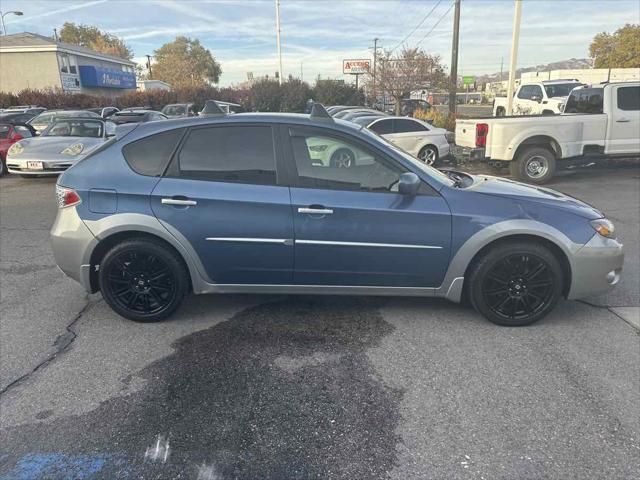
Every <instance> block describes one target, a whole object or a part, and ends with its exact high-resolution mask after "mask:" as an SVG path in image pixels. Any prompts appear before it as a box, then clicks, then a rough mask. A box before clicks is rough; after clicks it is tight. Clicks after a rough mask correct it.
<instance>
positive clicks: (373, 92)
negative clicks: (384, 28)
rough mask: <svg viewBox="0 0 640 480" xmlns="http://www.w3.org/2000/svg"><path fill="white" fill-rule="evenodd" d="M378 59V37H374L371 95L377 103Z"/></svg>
mask: <svg viewBox="0 0 640 480" xmlns="http://www.w3.org/2000/svg"><path fill="white" fill-rule="evenodd" d="M377 59H378V38H374V39H373V81H372V87H371V96H372V97H373V104H375V103H376V100H377V97H376V60H377Z"/></svg>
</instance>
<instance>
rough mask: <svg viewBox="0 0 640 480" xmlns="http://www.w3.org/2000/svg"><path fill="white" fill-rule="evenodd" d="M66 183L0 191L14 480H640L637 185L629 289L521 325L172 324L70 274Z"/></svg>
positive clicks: (457, 318) (202, 316)
mask: <svg viewBox="0 0 640 480" xmlns="http://www.w3.org/2000/svg"><path fill="white" fill-rule="evenodd" d="M53 185H54V180H51V179H21V178H13V177H8V178H6V177H5V178H2V179H0V272H1V274H0V287H1V288H0V392H1V393H0V422H1V424H0V435H1V437H0V479H2V480H5V479H7V480H8V479H40V478H46V479H83V478H87V479H94V478H95V479H119V478H130V479H178V478H179V479H182V478H184V479H199V480H213V479H289V478H296V479H309V478H323V479H324V478H336V479H342V478H344V479H360V478H362V479H365V478H366V479H371V478H376V479H377V478H392V479H413V478H420V479H431V478H433V479H441V478H447V479H513V478H524V479H543V478H553V479H555V478H561V479H574V478H575V479H583V478H615V479H627V478H629V479H635V478H638V477H640V335H639V333H638V330H636V328H634V327H633V326H632V325H631V324H632V323H634V322H636V323H637V322H638V316H639V315H640V273H639V272H640V259H639V253H640V248H639V245H640V238H639V236H640V219H639V208H638V205H640V170H639V169H638V167H637V166H634V165H632V166H630V167H629V166H627V168H613V169H599V170H596V169H581V170H579V171H574V172H567V173H564V174H562V175H560V176H559V177H558V179H557V180H556V181H555V182H554V184H553V185H551V186H552V187H553V188H556V189H559V190H561V191H563V192H566V193H569V194H572V195H575V196H577V197H579V198H581V199H583V200H585V201H587V202H589V203H592V204H594V205H595V206H597V207H598V208H600V209H602V210H603V211H605V212H606V213H607V214H608V216H609V217H610V218H612V220H614V222H615V224H616V227H617V228H618V232H619V236H620V238H621V239H622V241H623V243H624V244H625V253H626V262H625V271H624V273H623V278H622V280H621V283H620V285H619V286H618V288H617V289H616V290H614V291H613V292H611V293H610V294H608V295H606V296H603V297H594V298H589V299H585V301H584V302H567V301H564V302H561V303H560V304H559V306H558V308H557V309H556V310H555V311H554V312H553V314H552V315H550V316H549V317H548V318H546V319H544V320H543V321H541V322H539V323H538V324H535V325H533V326H531V327H527V328H518V329H510V328H501V327H497V326H494V325H492V324H490V323H488V322H486V321H485V320H483V319H482V318H481V317H479V316H478V315H477V314H475V313H474V312H473V311H472V310H470V309H469V308H467V307H465V306H460V305H454V304H450V303H448V302H445V301H441V300H434V299H406V298H364V297H318V298H315V297H308V296H303V297H294V296H291V297H289V296H255V295H251V296H200V297H190V298H188V299H187V302H186V305H185V306H184V307H183V308H182V309H181V310H180V311H179V312H178V314H177V315H176V316H175V317H173V318H172V319H170V320H169V321H167V322H164V323H160V324H150V325H145V324H136V323H132V322H128V321H126V320H124V319H122V318H120V317H118V316H117V315H115V314H114V313H113V312H112V311H111V310H110V309H109V308H108V307H107V306H106V305H105V304H104V302H103V301H102V299H101V297H100V295H99V294H96V295H91V296H88V295H86V293H85V292H83V291H82V289H81V288H80V287H79V286H78V285H77V284H75V283H74V282H73V281H71V280H69V279H67V278H66V277H65V276H64V275H63V274H62V273H61V272H59V271H58V270H57V269H56V267H55V263H54V261H53V257H52V255H51V251H50V247H49V244H48V230H49V228H50V226H51V223H52V221H53V218H54V216H55V213H56V207H55V200H54V192H53Z"/></svg>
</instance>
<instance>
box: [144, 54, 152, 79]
mask: <svg viewBox="0 0 640 480" xmlns="http://www.w3.org/2000/svg"><path fill="white" fill-rule="evenodd" d="M145 57H147V70H148V71H149V78H152V75H151V55H145Z"/></svg>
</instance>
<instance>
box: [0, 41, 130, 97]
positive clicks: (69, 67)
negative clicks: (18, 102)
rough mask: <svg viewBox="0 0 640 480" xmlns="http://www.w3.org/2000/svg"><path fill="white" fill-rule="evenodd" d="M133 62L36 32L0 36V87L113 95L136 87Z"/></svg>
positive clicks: (12, 90) (5, 89) (3, 90)
mask: <svg viewBox="0 0 640 480" xmlns="http://www.w3.org/2000/svg"><path fill="white" fill-rule="evenodd" d="M135 66H136V64H135V63H134V62H132V61H130V60H127V59H124V58H119V57H114V56H113V55H106V54H104V53H100V52H96V51H94V50H91V49H89V48H85V47H79V46H78V45H72V44H70V43H64V42H59V41H56V40H55V39H53V38H50V37H45V36H43V35H38V34H36V33H29V32H24V33H17V34H13V35H3V36H2V37H0V91H2V92H8V93H18V92H20V91H21V90H24V89H26V88H31V89H36V90H39V89H44V88H53V89H61V90H63V91H65V92H70V93H88V94H93V95H114V94H115V95H117V94H119V93H123V92H130V91H135V89H136V75H135Z"/></svg>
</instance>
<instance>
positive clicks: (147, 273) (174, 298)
mask: <svg viewBox="0 0 640 480" xmlns="http://www.w3.org/2000/svg"><path fill="white" fill-rule="evenodd" d="M98 277H99V282H100V290H101V292H102V296H103V297H104V299H105V301H106V302H107V303H108V304H109V306H110V307H111V308H112V309H113V310H114V311H115V312H116V313H118V314H119V315H121V316H123V317H125V318H128V319H129V320H133V321H136V322H158V321H160V320H163V319H165V318H167V317H168V316H169V315H171V314H172V313H173V312H175V311H176V309H177V308H178V307H179V306H180V304H181V303H182V300H183V299H184V297H185V295H186V294H187V293H188V291H189V279H188V278H189V277H188V272H187V269H186V267H185V265H184V263H183V262H182V260H181V259H180V258H179V257H178V255H177V254H176V253H175V252H174V251H173V250H172V249H170V248H169V247H167V246H166V245H165V244H163V243H162V242H161V241H158V240H154V239H150V238H132V239H129V240H125V241H123V242H121V243H119V244H117V245H115V246H114V247H112V248H111V249H110V250H109V251H108V252H107V253H106V254H105V256H104V257H103V259H102V261H101V262H100V268H99V276H98Z"/></svg>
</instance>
